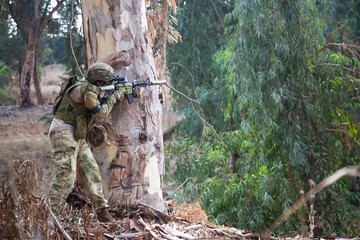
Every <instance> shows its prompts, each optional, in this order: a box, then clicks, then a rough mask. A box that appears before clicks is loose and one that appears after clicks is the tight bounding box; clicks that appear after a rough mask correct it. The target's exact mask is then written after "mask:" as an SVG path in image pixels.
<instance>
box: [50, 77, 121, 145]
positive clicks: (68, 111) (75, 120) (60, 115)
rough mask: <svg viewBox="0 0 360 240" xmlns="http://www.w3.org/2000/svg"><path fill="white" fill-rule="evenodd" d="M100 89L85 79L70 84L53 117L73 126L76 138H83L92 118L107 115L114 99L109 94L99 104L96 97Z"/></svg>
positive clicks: (100, 117)
mask: <svg viewBox="0 0 360 240" xmlns="http://www.w3.org/2000/svg"><path fill="white" fill-rule="evenodd" d="M99 92H100V89H99V88H98V87H96V86H95V85H93V84H90V83H89V82H87V81H81V82H77V83H75V84H73V85H72V86H70V87H69V88H68V89H67V90H66V91H65V94H64V97H63V99H62V100H61V103H60V105H59V107H58V109H57V110H56V112H55V114H54V117H55V118H57V119H61V120H63V121H64V122H65V123H66V124H70V125H72V126H74V127H75V131H74V135H75V138H77V139H82V138H85V136H86V132H87V130H88V129H90V128H91V126H92V123H93V120H94V119H102V118H105V117H106V116H107V115H109V113H110V111H111V109H112V108H113V106H114V104H115V102H116V99H115V97H114V96H110V97H109V98H108V99H107V100H106V101H105V102H104V103H102V104H100V101H99V99H98V95H99Z"/></svg>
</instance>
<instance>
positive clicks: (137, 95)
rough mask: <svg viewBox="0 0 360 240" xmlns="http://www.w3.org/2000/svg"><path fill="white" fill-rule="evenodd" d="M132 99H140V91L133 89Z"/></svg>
mask: <svg viewBox="0 0 360 240" xmlns="http://www.w3.org/2000/svg"><path fill="white" fill-rule="evenodd" d="M133 95H134V98H139V97H140V89H139V88H135V89H134V92H133Z"/></svg>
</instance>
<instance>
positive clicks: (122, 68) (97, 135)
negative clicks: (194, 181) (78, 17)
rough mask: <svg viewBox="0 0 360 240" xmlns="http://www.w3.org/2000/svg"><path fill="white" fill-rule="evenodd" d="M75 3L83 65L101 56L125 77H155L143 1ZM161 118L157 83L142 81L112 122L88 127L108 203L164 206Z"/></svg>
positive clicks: (101, 59) (121, 106)
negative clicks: (83, 50)
mask: <svg viewBox="0 0 360 240" xmlns="http://www.w3.org/2000/svg"><path fill="white" fill-rule="evenodd" d="M81 5H82V14H83V27H84V37H85V43H86V59H87V64H88V65H91V64H92V63H94V62H98V61H102V62H106V63H108V64H110V65H111V66H113V67H114V69H115V72H116V74H117V75H124V76H125V77H126V80H128V81H130V82H132V81H145V80H146V78H148V77H149V78H150V80H152V81H153V80H158V75H157V69H156V67H155V64H154V59H153V52H152V46H151V39H150V37H149V32H148V23H147V18H146V7H145V1H143V0H134V1H104V0H102V1H91V0H82V1H81ZM161 118H162V112H161V105H160V100H159V95H158V89H156V88H155V87H147V88H146V89H142V91H141V97H140V98H139V99H136V100H135V102H134V103H133V104H132V105H129V104H127V103H126V102H124V103H121V104H120V105H119V106H117V107H115V108H114V110H113V112H112V114H111V117H110V118H109V119H107V121H108V122H111V123H112V127H110V126H109V124H107V123H104V122H100V123H97V125H96V126H95V127H94V128H93V130H92V131H91V132H90V136H91V137H90V138H91V139H92V140H91V143H92V144H93V151H94V153H95V158H96V159H97V161H98V163H99V166H100V171H101V172H102V176H103V178H104V179H105V180H106V183H105V184H104V189H105V191H106V195H107V196H108V199H109V203H110V205H111V206H113V207H115V206H121V205H131V204H134V203H136V202H138V201H141V202H143V203H146V204H149V205H152V206H154V207H156V208H158V209H161V210H163V209H164V204H163V200H162V184H163V183H162V181H163V180H162V179H163V175H164V156H163V140H162V128H161ZM114 129H116V130H114ZM98 139H99V141H97V140H98Z"/></svg>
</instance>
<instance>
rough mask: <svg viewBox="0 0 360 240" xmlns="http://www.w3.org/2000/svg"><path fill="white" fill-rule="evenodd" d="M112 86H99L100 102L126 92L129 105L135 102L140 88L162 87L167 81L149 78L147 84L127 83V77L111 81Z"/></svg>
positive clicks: (119, 77)
mask: <svg viewBox="0 0 360 240" xmlns="http://www.w3.org/2000/svg"><path fill="white" fill-rule="evenodd" d="M111 82H112V84H111V85H106V86H99V88H100V94H99V99H100V102H103V101H104V100H106V99H107V98H108V97H110V96H111V95H112V94H113V93H114V91H116V90H120V91H124V92H125V97H126V99H127V101H128V103H129V104H132V103H133V102H134V90H135V89H136V88H138V87H146V86H150V85H162V84H165V83H166V81H165V80H163V81H153V82H151V81H150V78H147V79H146V81H145V82H127V81H125V76H116V77H114V78H113V79H112V80H111Z"/></svg>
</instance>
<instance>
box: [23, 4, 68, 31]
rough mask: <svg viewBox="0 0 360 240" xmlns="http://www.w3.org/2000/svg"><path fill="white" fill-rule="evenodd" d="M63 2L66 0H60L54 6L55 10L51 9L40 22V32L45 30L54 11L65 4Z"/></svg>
mask: <svg viewBox="0 0 360 240" xmlns="http://www.w3.org/2000/svg"><path fill="white" fill-rule="evenodd" d="M17 1H18V0H17ZM63 2H65V0H61V1H60V2H58V3H57V5H56V6H55V7H54V8H53V10H51V12H50V13H49V14H48V15H47V16H46V17H45V18H44V20H43V21H42V22H41V24H40V32H42V31H44V29H45V27H46V25H47V24H48V23H49V20H50V18H51V17H52V15H53V14H54V12H56V10H58V8H59V7H60V6H61V5H62V4H63Z"/></svg>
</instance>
